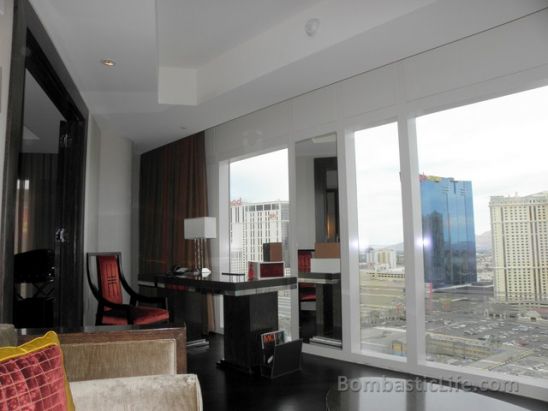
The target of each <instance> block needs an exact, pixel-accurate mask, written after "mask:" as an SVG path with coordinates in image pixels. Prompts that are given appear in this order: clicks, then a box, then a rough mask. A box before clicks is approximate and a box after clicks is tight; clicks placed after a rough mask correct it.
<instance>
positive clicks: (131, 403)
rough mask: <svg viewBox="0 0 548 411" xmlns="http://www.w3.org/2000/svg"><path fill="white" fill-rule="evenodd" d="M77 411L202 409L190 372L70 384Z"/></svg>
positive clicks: (199, 390) (198, 386)
mask: <svg viewBox="0 0 548 411" xmlns="http://www.w3.org/2000/svg"><path fill="white" fill-rule="evenodd" d="M70 389H71V392H72V397H73V399H74V405H75V406H76V409H77V410H78V411H96V410H97V411H99V410H100V411H102V410H114V411H118V410H120V411H122V410H134V411H139V410H143V411H145V410H146V411H149V410H181V411H202V409H203V408H202V392H201V389H200V383H199V381H198V377H197V376H196V375H194V374H178V375H151V376H147V377H129V378H113V379H106V380H89V381H80V382H73V383H70Z"/></svg>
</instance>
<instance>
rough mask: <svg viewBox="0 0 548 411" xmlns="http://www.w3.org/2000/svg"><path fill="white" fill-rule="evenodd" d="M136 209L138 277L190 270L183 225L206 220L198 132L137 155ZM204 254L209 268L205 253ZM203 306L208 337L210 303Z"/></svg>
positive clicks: (201, 140)
mask: <svg viewBox="0 0 548 411" xmlns="http://www.w3.org/2000/svg"><path fill="white" fill-rule="evenodd" d="M139 205H140V216H139V270H140V271H139V272H141V273H164V272H168V271H170V270H171V268H172V266H174V265H180V266H183V267H191V266H192V264H193V259H194V242H193V241H188V240H185V239H184V219H185V218H191V217H203V216H207V215H208V203H207V175H206V163H205V135H204V133H203V132H201V133H198V134H195V135H193V136H190V137H185V138H183V139H181V140H178V141H175V142H174V143H171V144H167V145H165V146H162V147H160V148H157V149H155V150H152V151H149V152H148V153H144V154H143V155H141V176H140V187H139ZM204 254H205V258H204V264H205V266H206V267H209V266H210V263H209V262H210V261H209V255H210V253H209V247H206V250H205V253H204ZM204 304H205V305H207V313H208V331H213V329H214V328H215V325H214V316H213V315H214V314H213V312H214V311H213V298H212V297H211V296H209V297H208V298H207V300H206V301H205V302H204Z"/></svg>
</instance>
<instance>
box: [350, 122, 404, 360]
mask: <svg viewBox="0 0 548 411" xmlns="http://www.w3.org/2000/svg"><path fill="white" fill-rule="evenodd" d="M355 141H356V146H355V148H356V150H355V151H356V183H357V197H358V230H359V264H360V269H359V275H360V322H361V327H360V329H361V348H362V350H365V351H377V352H382V353H386V354H395V355H399V356H405V355H406V332H405V327H406V322H405V271H404V248H403V221H402V200H401V183H400V160H399V155H398V152H399V149H398V127H397V124H396V123H390V124H386V125H383V126H380V127H374V128H370V129H366V130H361V131H358V132H356V134H355Z"/></svg>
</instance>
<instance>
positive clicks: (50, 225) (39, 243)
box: [15, 153, 57, 253]
mask: <svg viewBox="0 0 548 411" xmlns="http://www.w3.org/2000/svg"><path fill="white" fill-rule="evenodd" d="M17 179H18V183H17V199H16V203H17V210H16V213H17V217H16V218H17V221H16V223H17V225H16V243H15V252H16V253H21V252H24V251H28V250H34V249H37V248H49V249H53V248H54V246H55V225H56V208H55V198H56V195H57V154H42V153H21V154H20V157H19V170H18V176H17Z"/></svg>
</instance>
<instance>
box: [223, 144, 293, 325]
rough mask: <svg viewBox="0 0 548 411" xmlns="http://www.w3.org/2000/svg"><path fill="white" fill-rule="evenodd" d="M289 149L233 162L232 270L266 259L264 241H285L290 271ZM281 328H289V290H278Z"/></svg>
mask: <svg viewBox="0 0 548 411" xmlns="http://www.w3.org/2000/svg"><path fill="white" fill-rule="evenodd" d="M288 228H289V180H288V157H287V149H284V150H279V151H274V152H271V153H268V154H263V155H259V156H254V157H250V158H246V159H245V160H240V161H234V162H231V163H230V231H229V233H230V272H232V273H247V266H248V262H249V261H264V256H263V244H266V243H282V258H283V259H284V261H285V267H286V272H287V273H288V272H289V261H290V260H289V252H288ZM278 307H279V321H280V329H284V330H286V332H289V330H290V311H291V310H290V300H289V292H288V291H287V292H279V293H278Z"/></svg>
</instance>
